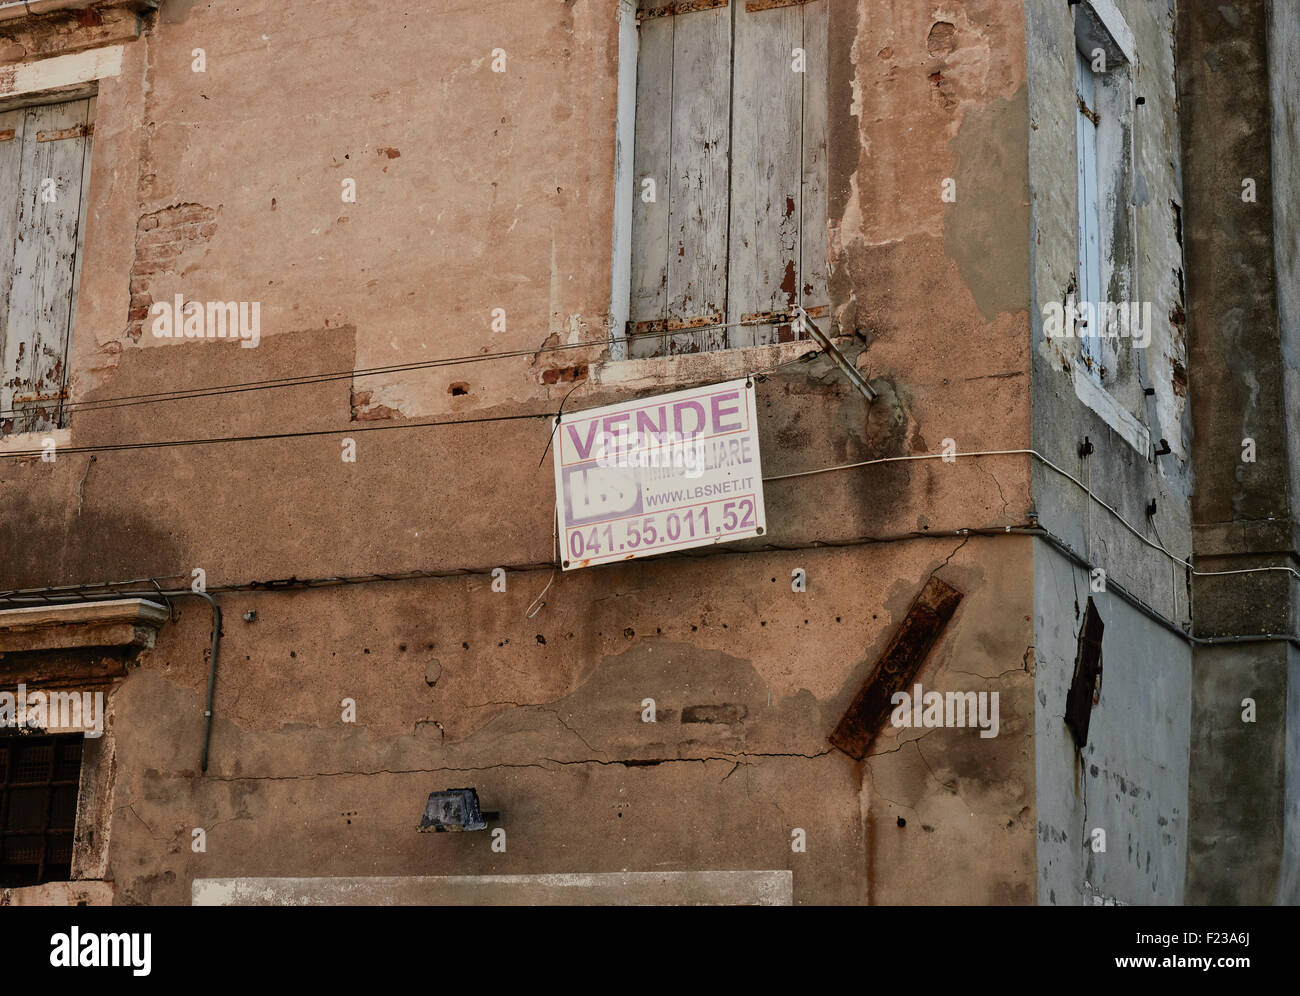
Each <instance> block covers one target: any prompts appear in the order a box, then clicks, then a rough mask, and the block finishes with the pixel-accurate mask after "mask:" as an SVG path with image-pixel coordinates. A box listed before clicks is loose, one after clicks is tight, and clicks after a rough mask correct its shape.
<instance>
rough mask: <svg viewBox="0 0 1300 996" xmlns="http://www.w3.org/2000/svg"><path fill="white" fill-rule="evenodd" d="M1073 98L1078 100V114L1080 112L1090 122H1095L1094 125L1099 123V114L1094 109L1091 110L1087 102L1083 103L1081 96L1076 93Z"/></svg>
mask: <svg viewBox="0 0 1300 996" xmlns="http://www.w3.org/2000/svg"><path fill="white" fill-rule="evenodd" d="M1074 99H1075V100H1076V101H1077V102H1078V104H1079V113H1080V114H1082V115H1083V116H1084V117H1085V118H1087V119H1088V120H1089V121H1091V122H1092V123H1093V124H1095V125H1099V124H1101V115H1100V114H1098V113H1097V112H1096V111H1094V110H1093V109H1092V108H1091V107H1089V106H1088V105H1087V104H1085V103H1084V102H1083V98H1082V97H1080V96H1079V95H1078V94H1075V97H1074Z"/></svg>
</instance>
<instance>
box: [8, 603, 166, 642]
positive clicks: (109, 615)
mask: <svg viewBox="0 0 1300 996" xmlns="http://www.w3.org/2000/svg"><path fill="white" fill-rule="evenodd" d="M168 618H170V612H169V610H168V609H167V607H166V606H164V605H159V604H158V603H157V602H151V601H149V600H148V599H144V598H117V599H112V600H109V601H103V602H74V603H71V604H68V605H34V606H31V607H29V608H21V609H3V610H0V654H6V653H23V652H29V651H33V650H68V649H75V648H81V647H143V648H145V649H150V648H152V647H153V645H154V639H155V637H156V636H157V635H158V630H159V628H160V627H161V626H162V624H163V623H165V622H166V621H167V620H168Z"/></svg>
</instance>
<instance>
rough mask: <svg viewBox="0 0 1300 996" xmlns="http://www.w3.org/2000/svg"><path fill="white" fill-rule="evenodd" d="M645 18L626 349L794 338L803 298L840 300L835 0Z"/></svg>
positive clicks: (821, 309) (696, 2) (820, 307)
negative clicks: (830, 222) (830, 88)
mask: <svg viewBox="0 0 1300 996" xmlns="http://www.w3.org/2000/svg"><path fill="white" fill-rule="evenodd" d="M639 16H640V18H641V21H640V29H639V30H640V43H639V47H640V54H639V57H638V64H637V94H636V136H635V152H634V159H633V163H634V165H633V170H634V176H635V181H636V190H635V194H634V200H633V212H632V268H631V269H632V273H631V277H632V279H631V284H632V286H631V307H630V320H629V327H628V339H629V355H631V356H634V357H639V356H660V355H666V354H673V353H682V352H701V351H707V350H716V349H724V348H727V347H735V346H749V345H756V344H761V343H766V342H773V341H777V340H778V339H790V338H793V337H794V333H793V331H792V328H791V325H790V323H789V321H788V320H784V319H785V316H788V315H789V314H790V311H791V309H792V308H793V307H795V306H796V305H802V306H803V307H804V308H806V309H808V311H809V312H810V314H812V315H813V316H814V317H816V316H818V315H821V314H825V313H826V311H827V310H828V305H829V300H828V296H827V291H826V269H827V263H826V255H827V249H826V247H827V231H826V85H827V84H826V29H827V0H772V2H769V0H762V2H760V3H757V4H755V3H746V0H734V2H731V3H725V2H719V0H687V2H679V3H676V4H664V3H660V2H657V0H641V4H640V7H639ZM796 50H800V51H801V52H802V53H803V54H802V60H803V63H804V65H803V69H804V71H802V72H798V71H796V70H795V68H794V67H793V65H792V63H793V62H794V60H795V59H796V57H797V56H796ZM647 180H651V181H653V184H654V188H653V199H649V200H648V199H647V197H648V196H649V193H648V190H649V188H648V186H647V183H646V181H647ZM678 329H682V330H690V329H696V331H683V332H681V334H678V335H665V334H664V333H667V332H672V331H673V330H678Z"/></svg>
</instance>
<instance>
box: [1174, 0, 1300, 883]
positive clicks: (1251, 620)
mask: <svg viewBox="0 0 1300 996" xmlns="http://www.w3.org/2000/svg"><path fill="white" fill-rule="evenodd" d="M1298 26H1300V25H1298V15H1297V12H1296V10H1295V8H1294V5H1292V4H1285V3H1270V4H1258V3H1245V2H1236V3H1223V4H1217V5H1201V4H1185V5H1183V6H1182V8H1181V10H1180V13H1179V36H1178V48H1179V53H1180V60H1179V66H1178V84H1179V96H1180V102H1181V106H1182V108H1183V112H1184V129H1183V134H1182V142H1183V153H1184V163H1185V167H1186V168H1185V176H1186V188H1187V195H1188V210H1187V212H1186V219H1185V220H1186V233H1187V235H1186V241H1187V260H1188V267H1187V269H1188V286H1189V288H1190V293H1189V300H1188V304H1189V307H1188V315H1189V322H1190V326H1189V327H1190V333H1191V355H1192V367H1191V371H1192V373H1191V389H1192V393H1193V396H1194V397H1195V399H1196V405H1195V410H1194V422H1195V443H1194V457H1195V460H1196V466H1197V489H1196V494H1195V496H1194V498H1193V517H1194V522H1195V530H1194V538H1195V553H1196V565H1197V569H1198V570H1200V571H1205V572H1213V571H1223V572H1241V571H1245V570H1252V569H1260V568H1269V570H1257V571H1256V572H1255V573H1232V574H1223V575H1219V576H1214V575H1210V574H1205V575H1198V576H1197V577H1196V581H1195V591H1194V604H1195V616H1194V621H1195V628H1196V632H1197V633H1198V634H1200V635H1204V636H1219V635H1238V636H1240V635H1251V634H1261V633H1276V634H1288V633H1290V634H1294V632H1295V629H1296V619H1297V612H1296V606H1297V603H1298V599H1300V589H1298V588H1297V577H1296V575H1295V574H1294V569H1295V568H1296V567H1297V566H1298V565H1300V561H1298V560H1297V550H1300V542H1298V540H1297V534H1296V522H1295V515H1294V502H1295V494H1296V485H1297V481H1300V460H1298V459H1297V444H1298V441H1300V407H1298V406H1297V400H1300V395H1297V390H1296V388H1297V346H1298V345H1300V343H1297V341H1296V337H1297V335H1298V334H1300V330H1298V329H1297V327H1296V315H1297V310H1296V309H1297V301H1300V293H1298V291H1300V280H1298V279H1297V275H1298V273H1300V270H1298V269H1297V267H1298V266H1300V264H1297V261H1296V252H1295V246H1296V239H1297V237H1298V235H1297V230H1296V221H1297V217H1296V207H1295V197H1296V194H1297V192H1298V190H1300V183H1298V182H1297V167H1296V165H1295V150H1296V148H1297V146H1298V145H1300V142H1298V141H1297V125H1296V122H1295V120H1294V107H1295V104H1296V99H1297V96H1298V95H1300V93H1298V91H1300V81H1298V80H1297V79H1296V66H1297V64H1300V58H1298V52H1297V45H1298V43H1297V36H1296V31H1297V27H1298ZM1243 94H1246V95H1250V99H1243ZM1247 184H1250V185H1253V188H1254V197H1253V198H1250V197H1247V196H1244V195H1243V189H1244V187H1245V186H1246V185H1247ZM1246 440H1250V441H1252V442H1253V445H1254V448H1255V454H1256V458H1255V460H1254V461H1253V462H1252V461H1247V460H1245V459H1243V444H1244V443H1245V441H1246ZM1288 569H1290V573H1288ZM1295 653H1296V651H1295V649H1294V648H1293V647H1289V646H1288V645H1287V644H1285V643H1265V642H1258V643H1250V644H1245V645H1240V646H1215V647H1202V648H1198V650H1197V652H1196V665H1195V671H1196V681H1195V686H1194V709H1193V717H1192V729H1193V740H1192V742H1193V754H1192V764H1191V778H1192V787H1191V796H1190V804H1191V816H1192V822H1191V831H1190V841H1191V844H1190V851H1189V868H1188V885H1187V895H1188V900H1189V902H1212V903H1222V904H1230V903H1269V902H1274V901H1281V902H1288V901H1295V897H1296V861H1297V854H1296V837H1297V830H1298V829H1300V828H1298V827H1297V819H1296V816H1297V810H1296V805H1297V803H1296V799H1297V786H1296V784H1295V780H1296V778H1297V771H1298V770H1300V754H1298V753H1297V750H1296V745H1297V734H1296V730H1295V727H1296V725H1297V723H1300V712H1297V711H1296V702H1297V696H1296V690H1295V688H1294V674H1295V664H1294V657H1295ZM1247 698H1249V699H1251V700H1253V702H1254V703H1255V708H1256V719H1255V721H1254V722H1249V721H1247V720H1246V719H1245V718H1244V716H1243V710H1244V706H1243V700H1244V699H1247Z"/></svg>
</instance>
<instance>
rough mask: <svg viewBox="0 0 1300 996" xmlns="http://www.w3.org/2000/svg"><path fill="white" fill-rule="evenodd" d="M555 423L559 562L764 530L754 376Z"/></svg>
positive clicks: (580, 562) (627, 556)
mask: <svg viewBox="0 0 1300 996" xmlns="http://www.w3.org/2000/svg"><path fill="white" fill-rule="evenodd" d="M558 422H559V425H558V428H557V430H556V436H555V505H556V515H557V517H558V520H559V530H560V561H561V563H562V564H563V566H564V569H565V570H566V571H567V570H573V569H575V568H578V567H590V566H592V565H593V564H604V563H609V562H610V561H613V560H631V559H632V558H633V557H648V556H651V555H653V554H656V553H663V552H665V551H667V550H685V549H687V548H689V547H695V546H708V545H709V544H712V543H726V542H729V541H731V540H737V539H746V538H748V537H750V536H762V535H763V533H764V532H765V531H766V529H767V521H766V518H765V516H764V512H763V471H762V468H761V467H760V465H759V458H758V428H757V425H756V412H755V405H754V384H753V381H749V380H733V381H728V382H727V383H725V384H712V385H710V386H708V387H698V388H694V389H692V390H689V391H677V392H675V393H673V394H661V395H659V396H657V397H653V398H641V399H639V400H637V401H628V402H625V403H622V404H617V405H607V406H606V407H604V408H593V409H590V410H589V411H585V412H575V413H573V414H568V413H566V414H564V415H561V416H560V417H559V420H558Z"/></svg>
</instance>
